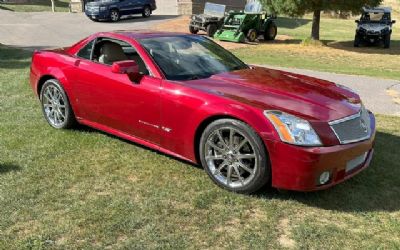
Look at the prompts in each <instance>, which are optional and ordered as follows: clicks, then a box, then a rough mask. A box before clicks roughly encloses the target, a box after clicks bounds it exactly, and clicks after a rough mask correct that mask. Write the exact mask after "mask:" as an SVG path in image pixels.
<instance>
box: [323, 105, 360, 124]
mask: <svg viewBox="0 0 400 250" xmlns="http://www.w3.org/2000/svg"><path fill="white" fill-rule="evenodd" d="M361 112H362V108H361V109H360V111H358V113H356V114H354V115H351V116H346V117H344V118H341V119H338V120H333V121H330V122H328V124H329V125H330V126H332V125H336V124H339V123H342V122H346V121H350V120H353V119H356V118H358V117H360V116H361Z"/></svg>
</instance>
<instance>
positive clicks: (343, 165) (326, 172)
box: [30, 31, 375, 193]
mask: <svg viewBox="0 0 400 250" xmlns="http://www.w3.org/2000/svg"><path fill="white" fill-rule="evenodd" d="M30 82H31V85H32V88H33V90H34V92H35V93H36V94H37V95H38V96H39V99H40V102H41V105H42V109H43V113H44V116H45V118H46V120H47V121H48V123H49V124H50V125H51V126H52V127H54V128H57V129H65V128H70V127H72V126H73V125H74V124H76V122H78V123H81V124H85V125H87V126H90V127H93V128H96V129H99V130H102V131H105V132H107V133H110V134H113V135H116V136H119V137H122V138H124V139H127V140H131V141H133V142H137V143H139V144H142V145H145V146H147V147H150V148H153V149H156V150H159V151H162V152H164V153H167V154H170V155H173V156H176V157H179V158H182V159H185V160H188V161H190V162H194V163H199V164H201V165H202V166H203V167H204V169H205V170H206V171H207V173H208V174H209V176H210V177H211V179H212V180H213V181H214V182H215V183H216V184H218V185H219V186H221V187H223V188H226V189H228V190H231V191H234V192H239V193H252V192H255V191H256V190H258V189H260V188H261V187H262V186H264V185H265V184H270V185H272V186H273V187H276V188H280V189H289V190H299V191H312V190H319V189H324V188H327V187H330V186H332V185H335V184H337V183H339V182H342V181H344V180H346V179H348V178H350V177H352V176H353V175H355V174H357V173H359V172H360V171H361V170H363V169H364V168H366V167H367V166H368V165H369V163H370V161H371V158H372V154H373V146H374V138H375V118H374V115H373V114H372V113H371V112H369V111H367V110H366V109H365V108H364V106H363V104H362V102H361V100H360V97H359V96H358V95H357V94H356V93H354V92H353V91H351V90H349V89H347V88H345V87H343V86H340V85H337V84H334V83H331V82H327V81H323V80H319V79H315V78H311V77H307V76H303V75H297V74H293V73H288V72H283V71H279V70H272V69H267V68H260V67H253V66H249V65H246V64H245V63H243V62H242V61H240V60H239V59H238V58H236V57H235V56H234V55H232V54H231V53H230V52H228V51H226V50H225V49H223V48H222V47H220V46H219V45H217V44H216V43H214V42H213V41H211V40H209V39H208V38H205V37H202V36H196V35H187V34H179V33H162V32H149V31H116V32H108V33H97V34H95V35H92V36H90V37H88V38H86V39H84V40H82V41H80V42H78V43H77V44H75V45H73V46H72V47H69V48H62V49H55V50H42V51H36V52H35V53H34V55H33V59H32V66H31V74H30Z"/></svg>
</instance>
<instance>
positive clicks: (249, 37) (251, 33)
mask: <svg viewBox="0 0 400 250" xmlns="http://www.w3.org/2000/svg"><path fill="white" fill-rule="evenodd" d="M256 39H257V30H255V29H251V30H249V32H247V40H248V41H249V42H254V41H255V40H256Z"/></svg>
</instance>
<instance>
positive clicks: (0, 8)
mask: <svg viewBox="0 0 400 250" xmlns="http://www.w3.org/2000/svg"><path fill="white" fill-rule="evenodd" d="M1 4H4V3H1ZM0 10H8V11H14V10H13V9H10V8H7V7H5V6H0Z"/></svg>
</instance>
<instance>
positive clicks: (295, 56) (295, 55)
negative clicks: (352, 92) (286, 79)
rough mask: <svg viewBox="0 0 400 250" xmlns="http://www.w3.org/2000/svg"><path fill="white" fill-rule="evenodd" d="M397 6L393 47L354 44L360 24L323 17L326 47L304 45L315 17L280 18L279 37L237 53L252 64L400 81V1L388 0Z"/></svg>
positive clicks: (322, 23) (389, 3)
mask: <svg viewBox="0 0 400 250" xmlns="http://www.w3.org/2000/svg"><path fill="white" fill-rule="evenodd" d="M384 4H385V5H388V6H392V7H393V18H394V19H397V21H398V22H397V23H396V24H395V25H394V26H393V27H394V30H393V34H392V46H391V48H390V49H383V46H380V47H374V46H363V47H360V48H354V47H353V39H354V35H355V28H356V24H355V22H354V20H353V19H351V20H341V19H332V18H322V20H321V40H322V41H323V43H324V46H303V45H302V44H301V42H302V41H303V40H304V39H305V38H307V37H309V36H310V32H311V24H312V22H311V16H305V17H304V18H298V19H293V18H287V17H280V18H278V20H277V25H278V34H279V36H278V40H277V41H274V42H268V43H264V42H261V44H259V45H256V46H255V45H253V46H246V47H244V48H239V49H235V50H234V53H235V54H236V55H237V56H239V57H240V58H242V59H243V60H245V61H246V62H249V63H254V64H268V65H275V66H282V67H295V68H305V69H313V70H320V71H327V72H335V73H344V74H356V75H367V76H375V77H381V78H391V79H397V80H400V60H399V56H400V22H399V21H400V20H399V17H400V13H399V11H400V1H397V2H396V1H394V0H386V1H385V3H384Z"/></svg>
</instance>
